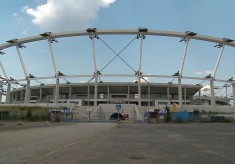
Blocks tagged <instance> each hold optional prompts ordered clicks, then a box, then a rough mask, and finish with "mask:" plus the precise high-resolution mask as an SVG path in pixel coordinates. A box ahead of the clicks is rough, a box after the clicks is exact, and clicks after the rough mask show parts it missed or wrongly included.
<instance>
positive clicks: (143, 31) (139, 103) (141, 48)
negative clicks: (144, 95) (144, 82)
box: [136, 28, 148, 107]
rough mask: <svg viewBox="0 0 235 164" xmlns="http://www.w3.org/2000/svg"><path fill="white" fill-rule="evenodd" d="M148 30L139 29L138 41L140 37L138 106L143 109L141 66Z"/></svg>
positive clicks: (137, 73)
mask: <svg viewBox="0 0 235 164" xmlns="http://www.w3.org/2000/svg"><path fill="white" fill-rule="evenodd" d="M147 31H148V29H147V28H139V34H138V36H137V39H138V38H139V37H140V39H141V40H140V61H139V69H138V71H137V72H136V75H137V76H138V106H139V107H141V79H142V72H141V66H142V54H143V40H144V39H145V35H144V33H145V32H147Z"/></svg>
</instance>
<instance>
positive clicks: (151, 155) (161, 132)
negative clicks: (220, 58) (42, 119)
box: [0, 123, 235, 164]
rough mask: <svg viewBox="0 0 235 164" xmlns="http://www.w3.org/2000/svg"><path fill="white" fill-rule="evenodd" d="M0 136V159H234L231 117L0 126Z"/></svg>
mask: <svg viewBox="0 0 235 164" xmlns="http://www.w3.org/2000/svg"><path fill="white" fill-rule="evenodd" d="M0 129H1V126H0ZM0 141H1V142H0V163H102V164H103V163H187V164H188V163H195V164H196V163H197V164H198V163H200V164H203V163H213V164H216V163H218V164H221V163H226V164H227V163H234V162H235V124H233V123H195V124H143V123H137V124H132V123H128V124H124V125H121V126H120V127H119V128H118V127H117V125H116V124H114V123H90V124H89V123H73V124H71V123H70V124H62V125H60V124H56V125H50V126H49V127H38V128H33V127H32V128H29V129H21V130H10V131H5V130H4V131H0Z"/></svg>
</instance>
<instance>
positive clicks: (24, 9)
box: [21, 6, 29, 12]
mask: <svg viewBox="0 0 235 164" xmlns="http://www.w3.org/2000/svg"><path fill="white" fill-rule="evenodd" d="M28 9H29V6H24V7H22V8H21V12H25V11H26V10H28Z"/></svg>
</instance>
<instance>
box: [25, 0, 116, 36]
mask: <svg viewBox="0 0 235 164" xmlns="http://www.w3.org/2000/svg"><path fill="white" fill-rule="evenodd" d="M114 2H115V0H69V1H68V0H47V3H46V4H44V5H40V6H37V7H36V8H35V9H33V8H27V9H26V12H27V13H28V14H29V15H31V16H33V17H34V19H33V20H32V22H33V23H34V24H35V25H38V26H39V27H40V28H41V29H42V30H44V31H52V32H54V31H66V30H77V29H81V28H86V27H87V26H89V24H90V23H91V22H92V21H93V20H95V19H96V18H97V15H98V11H99V10H100V8H105V7H109V5H110V4H112V3H114Z"/></svg>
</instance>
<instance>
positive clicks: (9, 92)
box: [0, 60, 11, 104]
mask: <svg viewBox="0 0 235 164" xmlns="http://www.w3.org/2000/svg"><path fill="white" fill-rule="evenodd" d="M0 66H1V68H2V72H3V74H4V76H5V79H6V82H7V93H6V100H5V103H6V104H10V96H11V83H9V78H8V76H7V73H6V70H5V68H4V66H3V64H2V61H1V60H0Z"/></svg>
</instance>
